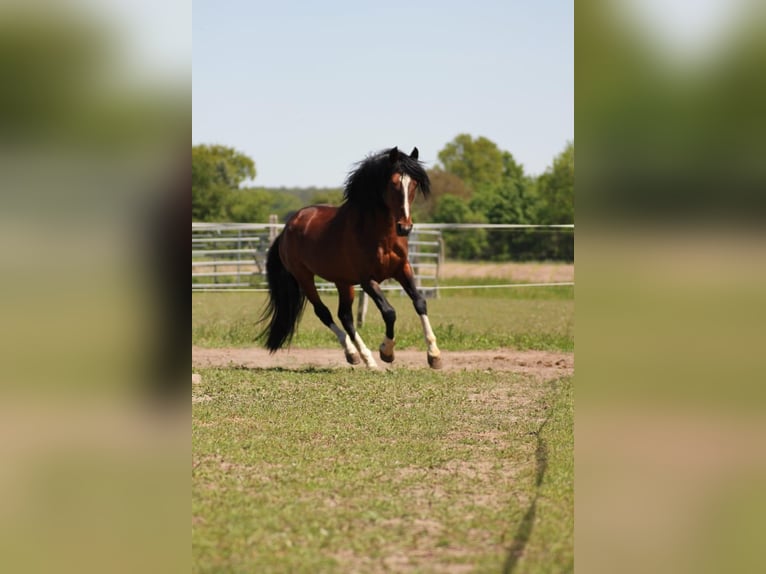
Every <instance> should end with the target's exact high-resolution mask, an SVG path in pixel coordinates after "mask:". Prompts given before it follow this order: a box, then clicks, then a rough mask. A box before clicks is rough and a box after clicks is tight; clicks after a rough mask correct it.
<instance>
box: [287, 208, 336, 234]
mask: <svg viewBox="0 0 766 574" xmlns="http://www.w3.org/2000/svg"><path fill="white" fill-rule="evenodd" d="M337 213H338V208H337V207H334V206H332V205H309V206H307V207H304V208H301V209H299V210H298V211H296V212H295V213H294V214H293V216H292V217H291V218H290V219H288V220H287V223H286V224H285V235H287V236H292V237H293V238H296V239H297V238H300V237H306V238H310V239H311V240H313V241H316V240H318V239H319V238H320V237H321V236H322V235H323V234H324V233H326V232H327V229H328V227H329V223H330V222H331V221H332V220H333V218H334V217H335V215H336V214H337Z"/></svg>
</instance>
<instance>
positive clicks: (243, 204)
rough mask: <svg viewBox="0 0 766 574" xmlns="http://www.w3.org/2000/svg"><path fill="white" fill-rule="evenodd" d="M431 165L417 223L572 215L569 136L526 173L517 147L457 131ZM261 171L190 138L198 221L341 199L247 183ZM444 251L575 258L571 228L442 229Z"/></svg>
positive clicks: (560, 219)
mask: <svg viewBox="0 0 766 574" xmlns="http://www.w3.org/2000/svg"><path fill="white" fill-rule="evenodd" d="M438 158H439V161H438V163H437V164H436V165H435V166H434V167H433V168H432V169H430V170H428V174H429V177H430V179H431V191H432V194H431V197H430V198H429V199H428V200H427V201H423V200H422V198H419V199H418V201H416V202H415V204H414V206H413V220H414V221H416V222H420V223H428V222H433V223H514V224H544V225H547V224H567V223H574V142H567V144H566V145H565V146H564V149H563V150H562V151H561V152H560V153H559V154H558V155H557V156H556V157H555V158H554V159H553V162H552V164H551V165H550V166H549V167H548V169H546V170H545V172H544V173H542V174H540V175H539V176H531V175H527V174H525V173H524V169H523V166H521V165H520V164H519V163H518V162H516V160H515V159H514V157H513V155H512V154H511V153H510V152H508V151H505V150H502V149H500V148H499V147H498V146H497V144H495V143H494V142H493V141H491V140H489V139H487V138H485V137H483V136H479V137H476V138H474V137H472V136H471V135H469V134H460V135H458V136H456V137H455V138H454V139H453V140H452V141H450V142H449V143H447V144H446V145H445V146H444V148H443V149H442V150H441V151H439V153H438ZM255 176H256V167H255V162H254V161H253V160H252V159H251V158H249V157H247V156H246V155H244V154H242V153H240V152H238V151H236V150H234V149H232V148H230V147H226V146H221V145H196V146H192V219H193V220H194V221H237V222H263V221H268V217H269V215H270V214H272V213H273V214H277V216H278V217H279V218H280V220H282V221H284V220H285V219H286V218H287V216H288V215H289V214H290V213H292V212H293V211H295V210H297V209H299V208H301V207H303V206H304V205H308V204H312V203H330V204H335V205H337V204H339V203H340V202H341V200H342V196H343V190H342V188H340V187H338V188H278V189H274V188H271V189H269V188H263V187H251V186H243V185H242V184H243V183H244V182H245V181H248V180H253V179H255ZM443 236H444V240H445V247H446V251H447V256H448V257H451V258H457V259H468V260H470V259H486V260H494V261H511V260H513V261H524V260H563V261H572V260H574V234H573V232H572V231H571V230H539V229H537V230H485V229H475V230H455V231H445V232H444V234H443Z"/></svg>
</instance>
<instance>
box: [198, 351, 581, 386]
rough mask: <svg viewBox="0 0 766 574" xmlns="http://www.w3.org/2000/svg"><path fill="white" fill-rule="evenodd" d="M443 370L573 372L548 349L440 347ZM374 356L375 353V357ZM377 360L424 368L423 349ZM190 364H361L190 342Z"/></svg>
mask: <svg viewBox="0 0 766 574" xmlns="http://www.w3.org/2000/svg"><path fill="white" fill-rule="evenodd" d="M442 358H443V362H444V370H446V371H463V370H466V371H468V370H483V369H486V370H490V369H491V370H495V371H515V372H519V373H525V374H532V375H537V376H539V377H541V378H544V379H546V380H547V379H553V378H556V377H560V376H566V375H571V374H572V373H573V372H574V354H573V353H556V352H549V351H516V350H513V349H496V350H492V351H442ZM376 359H377V357H376ZM378 364H379V365H380V366H382V367H385V368H388V369H396V368H408V369H418V368H422V369H426V368H428V365H427V364H426V354H425V351H419V350H408V349H405V350H397V351H396V361H395V362H394V363H392V364H390V365H389V364H386V363H383V362H382V361H378ZM192 366H193V367H198V368H199V367H230V366H236V367H247V368H252V369H269V368H283V369H302V368H307V367H315V368H363V367H351V365H348V364H347V363H346V362H345V360H344V358H343V352H342V351H341V350H340V349H337V350H336V349H290V350H287V351H279V352H277V353H275V354H273V355H269V353H268V352H267V351H265V350H264V349H260V348H258V347H252V348H224V349H205V348H202V347H195V346H192Z"/></svg>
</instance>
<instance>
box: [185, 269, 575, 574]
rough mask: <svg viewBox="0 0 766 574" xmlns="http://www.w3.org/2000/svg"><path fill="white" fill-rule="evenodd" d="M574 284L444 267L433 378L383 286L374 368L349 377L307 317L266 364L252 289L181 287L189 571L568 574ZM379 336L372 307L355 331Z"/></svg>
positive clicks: (564, 275)
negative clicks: (393, 339)
mask: <svg viewBox="0 0 766 574" xmlns="http://www.w3.org/2000/svg"><path fill="white" fill-rule="evenodd" d="M573 273H574V270H573V266H572V265H567V264H542V263H538V264H509V263H505V264H486V263H482V264H480V263H456V262H446V263H445V265H444V266H443V267H442V269H441V277H440V280H439V284H440V292H439V297H438V298H435V299H430V300H429V313H430V315H431V317H432V319H433V323H434V330H435V332H436V334H437V336H438V337H439V341H440V345H441V348H442V352H443V356H444V368H443V370H441V371H432V370H431V369H429V368H428V364H427V362H426V351H425V344H424V341H423V335H422V331H421V329H420V325H419V321H418V319H417V315H416V314H415V312H414V310H413V308H412V303H411V302H410V300H409V299H408V298H407V297H406V296H403V295H399V294H397V293H394V292H392V293H391V295H390V301H391V303H392V305H393V306H394V307H395V308H396V310H397V315H398V320H397V348H396V353H397V354H396V360H395V362H394V363H392V364H390V365H389V364H385V365H381V366H382V367H383V368H382V369H381V370H380V371H372V370H368V369H366V368H364V367H360V366H352V365H348V364H347V363H346V362H345V360H344V357H343V352H342V350H341V349H339V348H337V345H336V342H335V341H334V340H333V338H332V334H331V333H329V332H328V331H327V330H326V329H325V328H324V326H323V325H322V324H321V323H320V322H319V320H318V319H317V318H316V317H315V316H313V314H310V313H306V314H305V315H304V318H303V320H302V322H301V324H300V327H299V330H298V332H297V334H296V336H295V339H294V340H293V344H292V346H291V347H290V348H289V349H285V350H280V351H278V352H276V353H274V354H269V353H268V352H267V351H265V350H263V349H261V348H260V347H258V346H257V344H256V343H255V341H254V337H255V335H256V334H257V327H256V326H255V324H254V323H255V320H256V319H257V317H258V312H259V309H260V306H261V304H262V303H263V301H264V300H265V294H264V293H262V292H258V291H240V292H237V290H229V291H226V292H207V293H197V292H194V293H193V295H192V319H193V325H192V339H193V347H192V368H193V372H194V373H195V374H196V376H195V378H194V380H193V383H192V410H193V420H192V437H193V461H192V489H193V497H192V537H193V554H194V564H195V571H199V572H212V571H221V570H226V571H274V570H279V571H337V572H348V571H364V572H386V571H396V572H416V571H434V572H472V571H491V572H514V571H517V570H518V571H527V572H535V571H550V570H555V571H567V570H571V568H572V563H573V552H574V549H573V537H572V532H573V523H574V510H573V508H574V506H573V501H574V486H573V483H574V474H573V473H574V470H573V468H574V467H573V441H574V439H573V373H574V353H573V350H574V288H573V286H572V285H571V283H572V282H573ZM517 284H518V285H524V286H518V287H508V286H507V285H517ZM540 284H542V285H540ZM450 286H455V287H460V288H457V289H446V288H445V289H442V287H450ZM463 287H467V288H463ZM326 299H327V304H328V306H330V307H331V308H333V307H334V306H335V305H336V303H337V301H336V297H335V296H334V295H333V294H332V293H327V294H326ZM383 328H384V325H383V322H382V320H381V319H380V316H379V314H378V313H377V310H375V309H374V308H372V309H370V312H369V314H368V319H367V321H365V324H364V326H363V327H362V328H361V329H360V333H361V334H362V336H363V337H365V338H366V339H367V340H369V341H370V343H377V342H378V338H379V337H382V334H383Z"/></svg>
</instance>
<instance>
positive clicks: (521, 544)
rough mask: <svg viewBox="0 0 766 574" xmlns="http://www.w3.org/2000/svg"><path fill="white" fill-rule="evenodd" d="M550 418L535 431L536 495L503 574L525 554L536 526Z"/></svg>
mask: <svg viewBox="0 0 766 574" xmlns="http://www.w3.org/2000/svg"><path fill="white" fill-rule="evenodd" d="M549 418H550V414H549V415H548V418H546V419H545V420H544V421H543V422H542V424H541V425H540V427H539V428H538V429H537V431H535V432H534V433H532V434H534V435H536V436H537V448H535V497H534V499H532V503H531V504H530V505H529V508H527V511H526V512H525V513H524V517H523V518H522V519H521V522H519V527H518V528H517V529H516V535H515V536H514V537H513V542H512V543H511V547H510V548H509V549H508V557H507V558H506V559H505V564H504V565H503V574H511V573H512V572H513V571H514V569H515V568H516V566H517V565H518V562H519V559H520V558H521V557H522V556H523V555H524V549H525V548H526V546H527V542H528V541H529V537H530V536H531V535H532V529H533V528H534V526H535V517H536V516H537V499H538V497H539V496H540V486H541V485H542V483H543V477H544V476H545V471H546V470H547V469H548V445H547V443H546V442H545V441H544V440H543V438H542V434H543V428H545V425H546V424H548V420H549Z"/></svg>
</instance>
